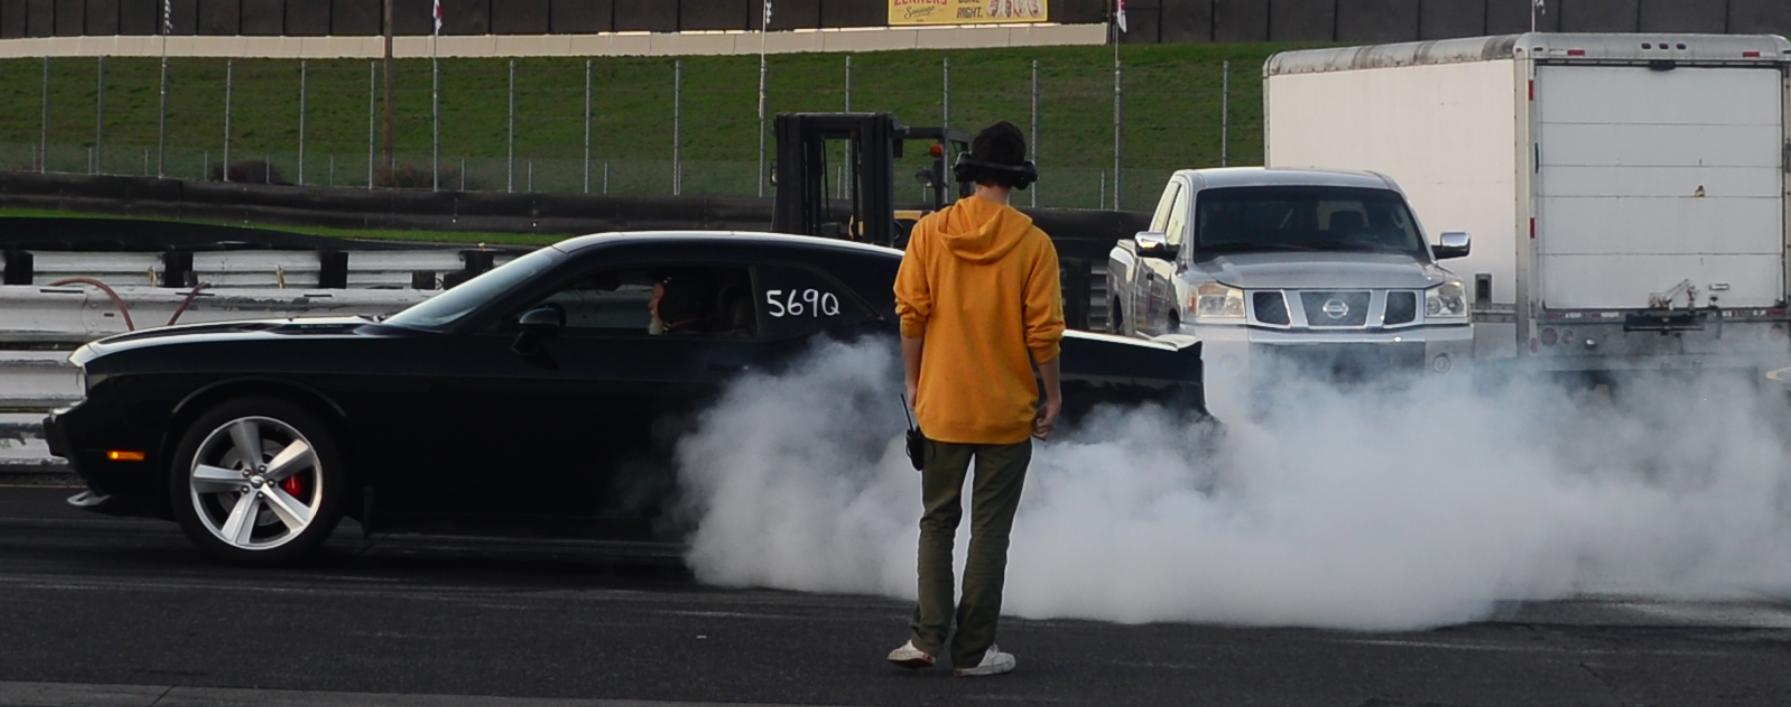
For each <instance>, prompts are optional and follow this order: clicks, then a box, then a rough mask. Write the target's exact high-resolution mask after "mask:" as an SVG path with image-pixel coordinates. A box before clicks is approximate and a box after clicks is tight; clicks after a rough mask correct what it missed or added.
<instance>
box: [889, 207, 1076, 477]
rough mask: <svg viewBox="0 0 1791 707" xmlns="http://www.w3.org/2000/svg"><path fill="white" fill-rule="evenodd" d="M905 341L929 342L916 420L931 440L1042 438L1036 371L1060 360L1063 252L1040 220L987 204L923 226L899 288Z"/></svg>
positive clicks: (944, 213) (947, 213) (933, 217)
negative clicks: (1036, 423)
mask: <svg viewBox="0 0 1791 707" xmlns="http://www.w3.org/2000/svg"><path fill="white" fill-rule="evenodd" d="M895 296H896V314H898V315H900V316H901V318H902V335H903V336H906V337H910V338H914V337H923V336H924V337H925V338H926V343H925V345H924V347H923V348H922V349H921V366H920V389H919V391H918V392H917V393H916V397H917V398H918V399H917V400H915V401H914V403H915V407H914V413H915V416H916V417H918V418H919V420H920V428H921V431H922V432H924V433H926V436H927V438H928V439H931V440H935V441H939V442H953V443H958V444H1016V443H1019V442H1022V441H1025V440H1026V438H1027V437H1028V436H1030V435H1031V434H1032V421H1033V417H1034V415H1035V414H1036V411H1037V406H1038V396H1039V390H1038V383H1037V380H1036V379H1035V378H1034V375H1033V369H1032V366H1033V364H1034V363H1045V362H1049V361H1051V360H1053V359H1056V358H1057V354H1058V344H1059V341H1060V340H1061V339H1062V338H1063V328H1064V326H1063V291H1062V290H1061V289H1060V288H1059V286H1058V283H1057V248H1056V247H1055V246H1053V245H1052V244H1051V239H1050V237H1048V236H1046V235H1045V232H1044V231H1041V230H1039V229H1038V227H1036V226H1033V225H1032V219H1031V218H1030V217H1028V216H1027V215H1026V214H1023V213H1020V212H1019V211H1018V210H1015V209H1014V208H1012V207H1009V206H1006V205H1003V204H997V203H995V202H992V201H989V200H987V199H983V198H980V197H975V196H970V197H965V198H962V199H959V200H958V202H957V203H955V204H952V205H951V206H948V207H946V208H944V209H942V210H940V211H938V212H936V213H932V214H928V215H927V216H926V218H923V219H921V220H920V222H919V223H916V224H915V225H914V233H913V235H912V237H910V238H909V240H908V253H907V256H906V257H904V258H902V266H901V269H900V270H899V271H898V272H897V273H896V282H895Z"/></svg>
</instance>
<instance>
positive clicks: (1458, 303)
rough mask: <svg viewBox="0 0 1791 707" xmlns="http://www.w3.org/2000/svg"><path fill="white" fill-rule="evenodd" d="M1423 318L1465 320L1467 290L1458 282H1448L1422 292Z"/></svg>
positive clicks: (1466, 313)
mask: <svg viewBox="0 0 1791 707" xmlns="http://www.w3.org/2000/svg"><path fill="white" fill-rule="evenodd" d="M1424 318H1426V319H1445V320H1447V319H1467V318H1468V296H1467V289H1466V288H1464V287H1462V285H1461V281H1460V280H1449V281H1447V282H1444V283H1443V284H1441V285H1437V286H1436V287H1432V288H1430V289H1428V290H1425V291H1424Z"/></svg>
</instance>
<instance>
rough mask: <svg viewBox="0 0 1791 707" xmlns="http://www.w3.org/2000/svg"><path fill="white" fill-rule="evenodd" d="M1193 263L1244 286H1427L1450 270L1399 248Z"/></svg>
mask: <svg viewBox="0 0 1791 707" xmlns="http://www.w3.org/2000/svg"><path fill="white" fill-rule="evenodd" d="M1194 267H1195V268H1196V269H1197V270H1199V271H1201V272H1202V273H1205V274H1206V275H1207V276H1208V277H1211V278H1212V279H1214V280H1218V281H1219V282H1222V283H1225V284H1227V285H1231V286H1233V287H1242V288H1245V289H1289V290H1291V289H1313V288H1346V287H1364V288H1376V289H1384V288H1394V289H1404V288H1411V289H1423V288H1427V287H1433V286H1435V285H1439V284H1442V282H1443V281H1444V280H1446V279H1448V278H1449V277H1451V274H1450V272H1449V271H1448V270H1445V269H1443V268H1441V267H1438V266H1437V265H1436V264H1434V263H1425V262H1421V261H1418V260H1415V259H1413V258H1412V257H1411V256H1408V255H1401V254H1397V253H1342V252H1330V253H1239V254H1235V255H1221V256H1218V257H1215V258H1212V259H1210V260H1202V261H1200V262H1197V263H1195V264H1194Z"/></svg>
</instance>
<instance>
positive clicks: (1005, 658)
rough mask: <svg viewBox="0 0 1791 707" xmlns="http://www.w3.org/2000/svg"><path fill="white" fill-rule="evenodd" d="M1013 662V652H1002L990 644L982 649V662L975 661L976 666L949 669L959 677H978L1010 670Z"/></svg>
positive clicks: (1012, 667)
mask: <svg viewBox="0 0 1791 707" xmlns="http://www.w3.org/2000/svg"><path fill="white" fill-rule="evenodd" d="M1014 664H1015V661H1014V654H1012V653H1003V652H1001V649H1000V648H996V647H995V646H994V644H990V645H989V650H986V651H983V662H981V663H977V664H976V667H972V668H958V669H956V670H953V671H951V674H952V675H955V676H957V677H961V678H980V677H987V676H989V675H1000V674H1002V673H1005V672H1009V671H1012V670H1013V669H1014Z"/></svg>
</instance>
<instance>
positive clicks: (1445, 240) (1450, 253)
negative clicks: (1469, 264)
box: [1431, 231, 1473, 260]
mask: <svg viewBox="0 0 1791 707" xmlns="http://www.w3.org/2000/svg"><path fill="white" fill-rule="evenodd" d="M1471 245H1473V239H1471V238H1469V237H1468V233H1467V231H1444V232H1443V236H1442V238H1440V239H1439V240H1438V241H1437V245H1436V247H1435V248H1432V249H1431V252H1433V253H1435V254H1436V256H1437V260H1448V259H1450V258H1466V257H1468V251H1469V249H1470V246H1471Z"/></svg>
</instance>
